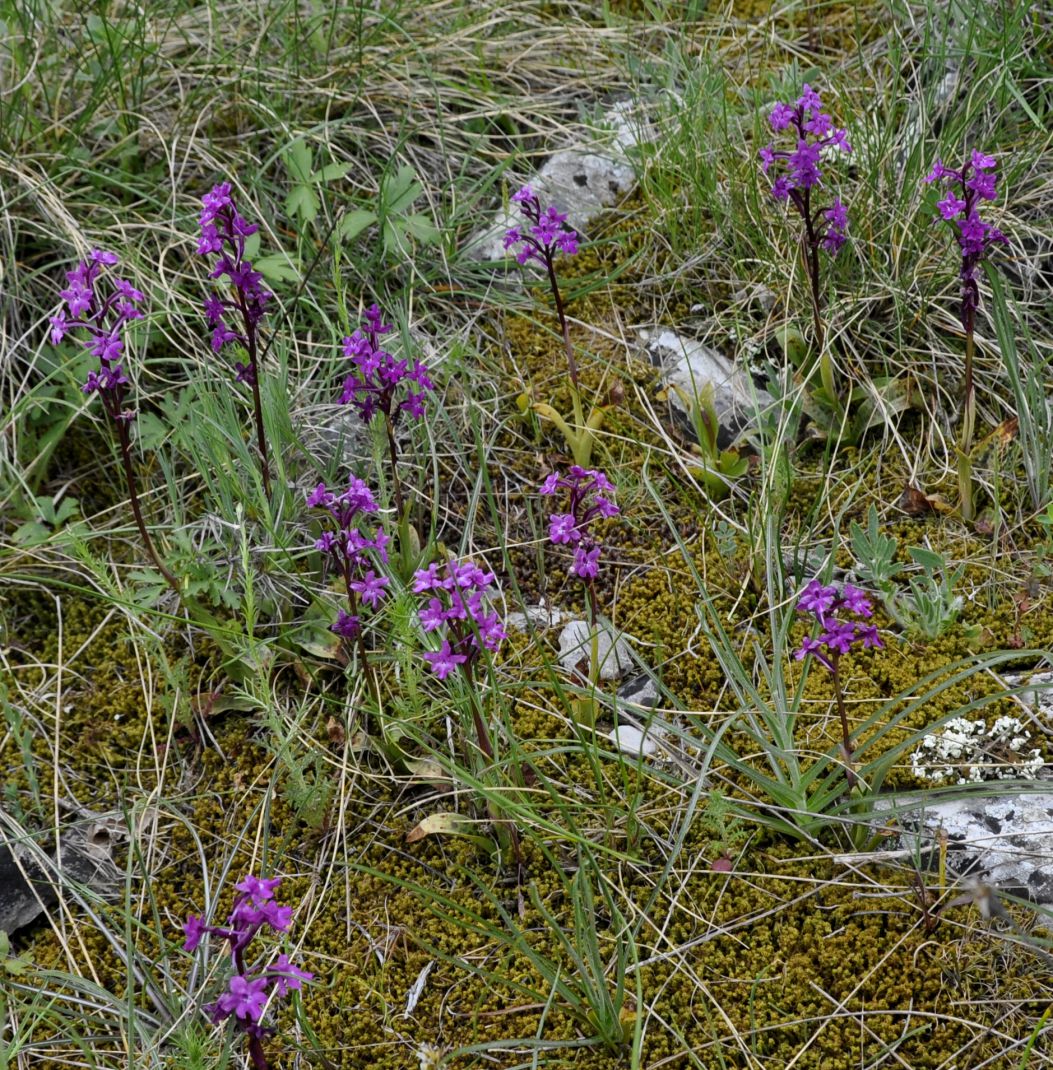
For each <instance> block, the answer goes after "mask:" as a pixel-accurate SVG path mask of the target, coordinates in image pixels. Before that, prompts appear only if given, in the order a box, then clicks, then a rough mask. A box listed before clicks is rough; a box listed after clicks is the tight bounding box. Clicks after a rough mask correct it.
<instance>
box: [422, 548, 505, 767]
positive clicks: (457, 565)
mask: <svg viewBox="0 0 1053 1070" xmlns="http://www.w3.org/2000/svg"><path fill="white" fill-rule="evenodd" d="M493 583H494V574H493V573H492V572H484V571H483V570H482V569H481V568H479V566H478V565H475V564H472V562H470V561H463V562H462V561H448V562H447V563H446V564H445V565H443V566H441V567H440V566H439V565H438V564H436V563H434V562H433V563H432V564H430V565H429V566H428V567H427V568H422V569H419V570H418V571H417V574H416V575H415V576H414V579H413V593H414V594H427V595H430V597H429V598H428V603H427V605H426V606H425V607H424V608H423V609H421V610H420V614H419V616H420V622H421V627H422V628H423V629H424V631H425V632H434V631H439V630H440V629H442V628H444V627H445V629H446V631H445V635H444V637H443V640H442V645H441V646H440V648H439V649H438V650H434V651H429V652H428V653H426V654H425V655H424V660H425V661H427V663H428V665H429V666H430V667H431V670H432V672H434V673H435V675H436V676H437V677H438V678H439V679H440V680H445V679H446V677H447V676H449V675H450V673H452V672H453V671H454V670H455V669H456V668H458V666H460V667H461V668H462V669H463V671H464V672H465V674H466V675H467V676H468V678H469V681H470V680H471V673H472V663H473V662H474V661H475V659H476V658H477V657H478V656H479V654H480V653H481V652H482V651H483V650H488V651H490V652H491V653H496V651H497V650H498V649H499V648H500V646H501V642H502V641H503V640H504V639H505V637H506V636H505V630H504V627H503V625H502V624H501V617H500V615H499V614H498V613H497V612H496V611H494V610H492V609H491V608H490V605H489V600H490V599H491V598H492V597H493V595H494V592H493V591H492V590H491V588H492V586H493ZM484 749H485V748H484Z"/></svg>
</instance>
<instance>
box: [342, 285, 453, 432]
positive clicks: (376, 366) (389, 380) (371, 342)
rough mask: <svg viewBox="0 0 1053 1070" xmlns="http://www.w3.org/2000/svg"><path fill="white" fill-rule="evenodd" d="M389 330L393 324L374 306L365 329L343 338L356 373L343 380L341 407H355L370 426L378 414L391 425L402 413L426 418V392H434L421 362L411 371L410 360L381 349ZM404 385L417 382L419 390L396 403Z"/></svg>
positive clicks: (368, 311) (414, 363)
mask: <svg viewBox="0 0 1053 1070" xmlns="http://www.w3.org/2000/svg"><path fill="white" fill-rule="evenodd" d="M390 331H391V324H389V323H384V322H383V315H382V313H381V311H380V309H379V308H378V307H377V306H376V305H372V306H371V307H370V308H368V309H367V310H366V318H365V322H364V323H363V324H362V327H361V328H359V329H358V330H356V331H355V333H354V334H352V335H351V337H350V338H345V339H344V343H343V344H344V356H345V357H349V358H350V359H351V360H352V361H354V364H355V370H354V371H353V372H352V373H351V374H350V375H349V376H347V378H346V379H345V380H344V386H343V391H342V392H341V394H340V404H341V405H348V404H350V405H353V406H354V407H355V408H356V409H357V410H358V414H359V416H361V417H362V419H363V421H365V422H367V423H368V422H369V421H370V420H371V419H372V418H373V415H374V414H375V413H377V412H382V413H383V414H384V416H385V417H386V418H387V419H388V420H389V421H390V422H391V423H392V424H395V423H396V422H397V421H398V418H399V416H400V415H401V414H402V413H403V412H408V413H409V414H410V415H411V416H413V417H415V418H416V419H418V420H419V419H420V418H421V417H422V416H423V415H424V397H425V393H426V392H427V391H429V390H434V389H435V385H434V383H432V381H431V379H429V378H428V369H427V368H426V367H425V366H424V365H423V364H422V363H421V362H420V361H419V360H414V361H413V367H412V368H411V367H410V362H409V361H408V360H396V359H395V357H393V356H392V355H391V354H390V353H389V352H387V350H385V349H383V348H381V345H380V338H381V336H382V335H385V334H388V333H389V332H390ZM403 383H405V384H407V387H409V384H414V383H415V384H416V386H417V387H418V389H417V390H413V389H412V388H408V389H407V392H406V396H405V397H404V398H402V399H401V400H400V401H399V402H398V403H396V402H395V393H396V390H397V389H398V387H399V386H400V385H401V384H403Z"/></svg>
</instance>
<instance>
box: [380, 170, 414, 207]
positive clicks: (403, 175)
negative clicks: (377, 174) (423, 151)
mask: <svg viewBox="0 0 1053 1070" xmlns="http://www.w3.org/2000/svg"><path fill="white" fill-rule="evenodd" d="M423 192H424V187H423V186H422V185H421V184H420V183H419V182H418V181H417V180H416V175H415V174H414V173H413V168H412V167H406V166H403V167H400V168H399V169H398V171H397V172H396V173H395V175H394V177H393V178H389V179H388V180H387V181H386V182H385V183H384V189H383V197H384V206H385V208H386V209H387V210H388V211H389V212H395V213H398V212H404V211H405V210H406V209H407V208H409V206H410V205H411V204H412V203H413V202H414V201H415V200H416V199H417V198H418V197H419V196H420V195H421V193H423Z"/></svg>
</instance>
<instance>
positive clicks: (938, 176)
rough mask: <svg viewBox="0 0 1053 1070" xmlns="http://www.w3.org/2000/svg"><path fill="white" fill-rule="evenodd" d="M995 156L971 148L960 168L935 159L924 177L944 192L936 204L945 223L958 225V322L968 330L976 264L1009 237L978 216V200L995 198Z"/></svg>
mask: <svg viewBox="0 0 1053 1070" xmlns="http://www.w3.org/2000/svg"><path fill="white" fill-rule="evenodd" d="M994 169H995V158H994V157H993V156H986V155H984V153H982V152H977V151H976V149H973V151H972V154H971V156H970V158H969V159H968V160H967V161H966V162H965V164H964V165H963V166H962V168H961V169H960V170H957V171H956V170H954V169H953V168H950V167H945V166H944V165H943V162H942V161H941V160H937V161H936V163H935V165H934V166H933V168H932V170H931V171H930V172H929V173H928V174H927V175H926V176H925V181H926V182H929V183H932V182H938V183H941V184H942V186H943V187H944V190H945V193H946V195H945V196H944V198H943V200H942V201H939V202H938V203H937V205H936V207H937V208H938V209H939V211H940V215H941V216H942V217H943V219H945V220H946V221H947V222H948V223H956V224H957V225H958V245H959V247H960V248H961V251H962V269H961V275H960V278H961V280H962V307H961V320H962V326H963V327H964V328H965V330H966V331H971V330H972V324H973V319H974V315H975V312H976V308H977V306H978V305H979V303H980V289H979V287H978V286H977V283H976V266H977V264H979V263H980V261H981V260H983V258H984V257H985V256H986V255H987V253H988V252H989V251H990V249H991V247H992V246H993V245H1008V244H1009V239H1008V238H1007V237H1006V236H1005V235H1004V234H1003V233H1002V232H1001V231H1000V230H999V229H998V228H997V227H992V226H990V225H989V224H987V223H985V222H984V221H983V220H982V219H981V218H980V213H979V211H978V206H979V203H980V201H993V200H994V199H995V185H996V182H997V180H996V178H995V176H994Z"/></svg>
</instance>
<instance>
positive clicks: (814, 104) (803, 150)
mask: <svg viewBox="0 0 1053 1070" xmlns="http://www.w3.org/2000/svg"><path fill="white" fill-rule="evenodd" d="M768 121H769V122H770V123H771V127H772V129H773V130H774V131H775V132H776V133H782V132H783V131H784V130H790V132H791V133H792V134H793V135H795V137H796V141H797V145H796V148H795V149H794V150H793V151H792V152H790V151H785V150H777V149H775V147H774V143H773V142H769V144H767V145H766V146H765V147H764V148H763V149H761V150H760V153H759V154H758V155H759V156H760V159H761V167H762V168H763V170H764V173H765V174H768V172H769V170H770V169H771V168H772V166H778V167H779V168H785V173H784V174H780V175H779V176H778V177H777V178H776V179H775V181H774V182H773V183H772V190H771V193H772V196H773V197H774V198H775V199H776V200H780V201H789V202H790V203H791V204H792V205H793V206H794V207H795V208H796V209H797V211H798V212H799V213H800V214H801V217H802V218H803V219H804V221H805V227H806V230H807V234H806V237H807V241H808V243H809V245H810V246H811V245H819V244H822V247H823V248H824V249H825V250H826V251H827V252H828V253H830V255H831V256H836V255H837V252H838V250H839V249H840V248H841V246H842V245H844V243H845V241H846V231H847V229H848V213H847V211H846V209H845V206H844V205H843V204H842V203H841V201H840V199H839V198H837V197H835V198H834V200H833V203H832V204H831V205H830V206H829V207H828V208H826V209H825V210H824V211H823V213H822V214H823V218H824V219H825V221H826V226H825V228H820V226H819V224H818V223H817V218H816V213H815V206H814V205H812V203H811V191H812V189H813V188H814V187H816V186H819V185H821V184H822V177H823V173H822V171H820V170H819V163H820V160H821V157H822V153H823V150H824V149H826V148H836V149H840V151H841V152H851V151H852V146H851V145H849V143H848V135H847V132H846V131H845V130H844V129H843V128H841V127H836V126H834V123H833V120H832V119H831V118H830V116H829V115H827V114H826V112H824V111H823V105H822V101H821V100H820V99H819V94H818V93H817V92H816V91H815V90H814V89H813V88H812V87H811V86H810V85H807V84H805V86H804V90H803V92H802V94H801V96H800V97H798V98H797V101H796V103H795V104H787V103H785V102H780V103H779V104H776V105H775V107H774V108H773V109H772V112H771V115H770V117H769V120H768ZM820 229H822V233H820Z"/></svg>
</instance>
